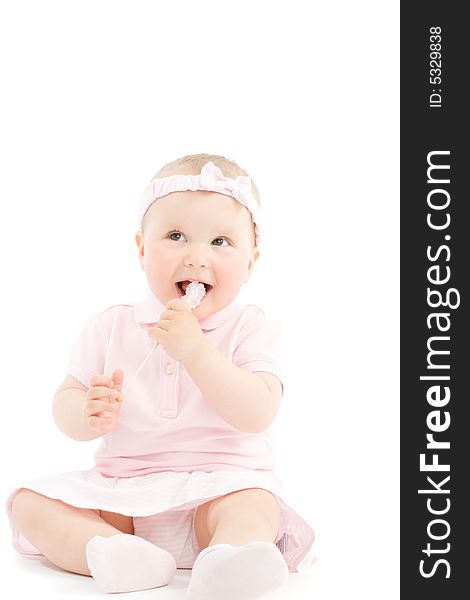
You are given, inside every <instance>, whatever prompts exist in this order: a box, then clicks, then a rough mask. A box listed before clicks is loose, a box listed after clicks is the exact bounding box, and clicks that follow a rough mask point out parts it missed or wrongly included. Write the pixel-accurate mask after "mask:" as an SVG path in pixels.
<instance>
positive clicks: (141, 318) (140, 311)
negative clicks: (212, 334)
mask: <svg viewBox="0 0 470 600" xmlns="http://www.w3.org/2000/svg"><path fill="white" fill-rule="evenodd" d="M241 306H242V305H241V304H240V303H239V301H238V300H237V299H236V298H235V299H234V300H232V302H231V303H230V304H228V305H227V306H226V307H225V308H222V309H220V310H218V311H217V312H215V313H212V314H211V315H209V316H207V317H204V319H201V320H200V321H199V325H200V327H201V329H203V330H205V331H208V330H211V329H216V327H219V325H222V323H224V322H225V321H226V320H227V319H229V318H231V317H233V316H234V315H235V314H236V313H237V312H239V310H240V308H241ZM164 310H166V308H165V306H164V305H163V304H162V303H161V302H160V300H158V298H156V297H155V296H154V295H153V293H152V292H151V291H150V290H147V293H146V295H145V297H144V298H142V299H141V300H138V301H137V302H136V303H135V304H134V315H135V320H136V321H137V323H140V324H150V323H157V321H158V320H159V318H160V315H161V314H162V312H163V311H164Z"/></svg>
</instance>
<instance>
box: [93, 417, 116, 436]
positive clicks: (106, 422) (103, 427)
mask: <svg viewBox="0 0 470 600" xmlns="http://www.w3.org/2000/svg"><path fill="white" fill-rule="evenodd" d="M111 423H112V417H89V419H88V424H89V425H90V427H91V428H92V429H93V430H95V431H99V432H100V433H106V431H107V430H108V429H109V426H110V425H111Z"/></svg>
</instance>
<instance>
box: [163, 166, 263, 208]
mask: <svg viewBox="0 0 470 600" xmlns="http://www.w3.org/2000/svg"><path fill="white" fill-rule="evenodd" d="M209 160H211V161H212V162H213V163H214V164H215V165H216V166H217V167H219V169H220V170H221V171H222V173H223V174H224V175H225V177H232V178H235V177H237V176H238V175H248V173H247V172H246V171H245V169H242V168H241V167H240V165H238V164H237V163H236V162H235V161H234V160H231V159H230V158H226V157H225V156H220V155H219V154H187V155H186V156H182V157H181V158H177V159H176V160H173V161H171V162H169V163H167V164H166V165H164V166H163V167H162V168H161V169H160V170H159V171H158V172H157V173H155V175H154V176H153V177H152V179H155V178H156V177H168V176H170V175H177V174H178V175H199V173H200V172H201V169H202V167H203V166H204V165H205V164H206V162H208V161H209ZM251 189H252V192H253V196H254V197H255V198H256V200H257V201H258V204H260V195H259V191H258V188H257V187H256V185H255V184H254V181H253V180H252V181H251Z"/></svg>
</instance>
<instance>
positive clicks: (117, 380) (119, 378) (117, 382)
mask: <svg viewBox="0 0 470 600" xmlns="http://www.w3.org/2000/svg"><path fill="white" fill-rule="evenodd" d="M111 379H112V382H113V385H112V386H111V387H112V388H113V389H114V390H118V391H119V392H120V391H121V390H122V382H123V380H124V373H123V371H122V369H115V370H114V371H113V374H112V375H111Z"/></svg>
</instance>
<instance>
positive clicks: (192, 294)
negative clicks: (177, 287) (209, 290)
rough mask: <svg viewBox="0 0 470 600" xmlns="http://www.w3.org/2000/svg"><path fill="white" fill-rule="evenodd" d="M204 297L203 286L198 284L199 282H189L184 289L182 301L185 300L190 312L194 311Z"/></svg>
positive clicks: (204, 289)
mask: <svg viewBox="0 0 470 600" xmlns="http://www.w3.org/2000/svg"><path fill="white" fill-rule="evenodd" d="M205 295H206V288H205V287H204V284H203V283H199V281H191V283H190V284H189V285H188V287H187V288H186V292H185V294H184V296H183V300H185V302H186V304H187V305H188V306H189V308H190V309H191V310H194V309H195V308H197V307H198V306H199V305H200V304H201V302H202V299H203V298H204V296H205Z"/></svg>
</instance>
